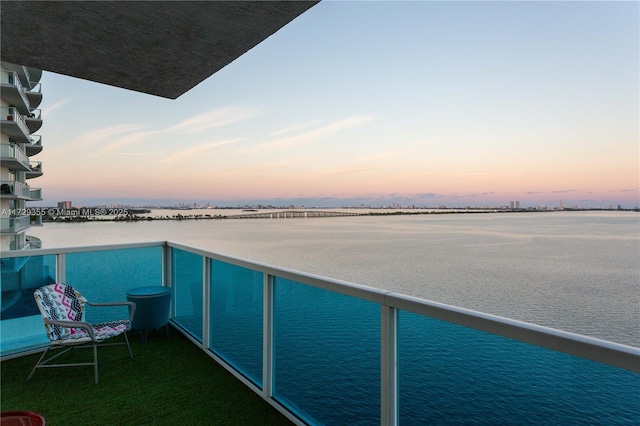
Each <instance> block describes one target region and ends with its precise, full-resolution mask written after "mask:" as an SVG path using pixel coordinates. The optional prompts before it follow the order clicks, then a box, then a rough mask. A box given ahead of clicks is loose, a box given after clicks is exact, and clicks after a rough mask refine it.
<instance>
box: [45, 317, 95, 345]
mask: <svg viewBox="0 0 640 426" xmlns="http://www.w3.org/2000/svg"><path fill="white" fill-rule="evenodd" d="M43 320H44V322H45V324H51V325H57V326H60V327H64V328H82V329H83V330H86V331H87V333H88V334H89V336H90V337H91V340H94V341H95V340H96V336H95V334H94V333H93V327H92V326H91V324H90V323H88V322H86V321H60V320H52V319H48V318H43Z"/></svg>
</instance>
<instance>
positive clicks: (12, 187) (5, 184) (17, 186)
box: [0, 180, 31, 199]
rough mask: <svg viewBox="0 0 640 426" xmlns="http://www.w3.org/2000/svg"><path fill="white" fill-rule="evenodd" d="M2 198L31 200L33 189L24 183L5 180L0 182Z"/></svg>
mask: <svg viewBox="0 0 640 426" xmlns="http://www.w3.org/2000/svg"><path fill="white" fill-rule="evenodd" d="M0 196H8V197H10V198H22V199H30V198H31V188H29V186H28V185H27V184H24V183H22V182H17V181H8V180H3V181H0Z"/></svg>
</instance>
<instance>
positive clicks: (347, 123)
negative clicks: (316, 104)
mask: <svg viewBox="0 0 640 426" xmlns="http://www.w3.org/2000/svg"><path fill="white" fill-rule="evenodd" d="M373 119H374V117H373V116H371V115H359V116H354V117H347V118H344V119H342V120H337V121H333V122H331V123H328V124H325V125H323V126H321V127H318V128H317V129H314V130H311V131H309V132H306V133H302V134H299V135H295V136H289V137H286V138H280V139H275V140H272V141H269V142H263V143H260V144H257V145H254V146H253V147H250V148H247V149H246V150H245V152H260V151H266V150H277V149H290V148H293V147H295V146H299V145H304V144H308V143H311V142H314V141H317V140H318V139H320V138H322V137H323V136H326V135H330V134H333V133H338V132H341V131H343V130H347V129H350V128H352V127H357V126H361V125H363V124H365V123H368V122H370V121H373Z"/></svg>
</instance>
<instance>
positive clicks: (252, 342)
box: [210, 260, 263, 386]
mask: <svg viewBox="0 0 640 426" xmlns="http://www.w3.org/2000/svg"><path fill="white" fill-rule="evenodd" d="M262 294H263V274H262V273H260V272H256V271H252V270H250V269H246V268H242V267H239V266H234V265H230V264H228V263H224V262H220V261H217V260H211V331H210V333H211V334H210V342H211V349H212V350H213V351H214V352H215V353H216V354H217V355H218V356H220V357H221V358H223V359H224V360H225V361H227V362H228V363H230V364H232V365H233V366H234V367H235V368H236V369H237V370H239V371H240V372H241V373H242V374H244V375H245V376H246V377H248V378H249V379H250V380H252V381H253V382H254V383H256V384H257V385H258V386H262V328H263V327H262V317H263V310H262V306H263V299H262Z"/></svg>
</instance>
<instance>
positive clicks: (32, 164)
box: [27, 161, 42, 176]
mask: <svg viewBox="0 0 640 426" xmlns="http://www.w3.org/2000/svg"><path fill="white" fill-rule="evenodd" d="M29 169H30V171H28V172H27V176H29V175H37V176H39V175H41V174H42V161H29Z"/></svg>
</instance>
